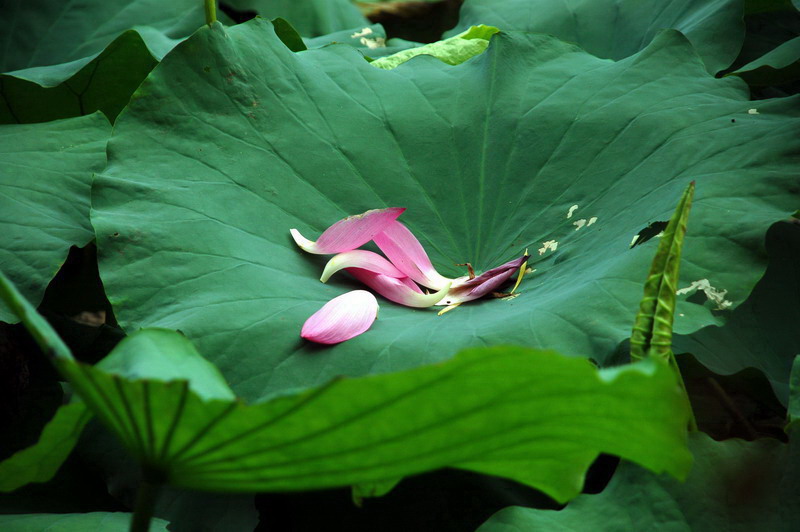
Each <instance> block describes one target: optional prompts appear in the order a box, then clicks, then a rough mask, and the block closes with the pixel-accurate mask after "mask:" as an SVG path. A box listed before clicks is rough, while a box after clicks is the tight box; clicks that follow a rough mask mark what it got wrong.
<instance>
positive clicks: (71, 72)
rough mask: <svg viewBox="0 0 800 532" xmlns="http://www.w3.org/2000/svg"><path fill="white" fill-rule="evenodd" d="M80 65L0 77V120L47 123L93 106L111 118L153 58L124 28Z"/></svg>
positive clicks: (136, 35) (89, 110) (92, 109)
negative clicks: (118, 34) (121, 32)
mask: <svg viewBox="0 0 800 532" xmlns="http://www.w3.org/2000/svg"><path fill="white" fill-rule="evenodd" d="M83 63H84V61H80V60H79V61H77V62H73V63H67V64H64V65H58V66H55V67H37V68H30V69H27V70H19V71H17V72H14V73H13V74H11V75H9V74H3V75H0V123H14V122H22V123H29V122H47V121H50V120H56V119H59V118H69V117H73V116H81V115H87V114H92V113H94V112H95V111H98V110H99V111H103V113H105V115H106V116H107V117H108V119H109V120H111V121H112V122H113V121H114V119H115V118H116V117H117V115H118V114H119V112H120V111H121V110H122V108H123V107H124V106H125V105H126V104H127V103H128V100H129V99H130V97H131V94H133V91H134V90H135V89H136V87H138V86H139V85H140V84H141V82H142V80H144V78H145V77H146V76H147V74H148V73H149V72H150V71H151V70H152V69H153V67H155V65H156V59H155V58H154V57H153V56H152V55H151V53H150V51H149V50H148V49H147V46H146V45H145V43H144V41H143V40H142V37H141V35H140V34H139V33H138V32H136V31H126V32H125V33H123V34H122V35H120V36H119V37H117V38H116V39H115V40H114V41H113V42H112V43H111V44H109V45H108V46H107V47H106V48H105V49H104V50H103V51H102V52H101V53H100V54H99V55H98V56H96V57H95V58H94V59H92V60H91V61H89V62H88V63H86V64H85V65H83ZM81 65H83V66H82V67H81ZM78 67H80V68H79V69H77V70H76V68H78Z"/></svg>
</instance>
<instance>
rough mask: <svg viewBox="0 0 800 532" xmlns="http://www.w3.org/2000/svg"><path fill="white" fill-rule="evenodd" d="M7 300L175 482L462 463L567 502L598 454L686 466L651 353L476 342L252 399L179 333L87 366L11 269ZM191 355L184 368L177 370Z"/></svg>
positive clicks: (288, 482)
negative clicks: (595, 354) (454, 352)
mask: <svg viewBox="0 0 800 532" xmlns="http://www.w3.org/2000/svg"><path fill="white" fill-rule="evenodd" d="M0 297H2V298H3V299H4V300H5V301H6V303H7V304H8V305H9V306H10V307H12V308H14V310H15V312H16V313H17V314H18V316H19V317H20V319H22V320H23V322H24V324H25V326H26V327H27V328H28V330H29V331H30V332H31V334H32V335H33V336H34V338H36V339H37V341H38V343H39V345H40V347H41V348H42V350H43V351H44V352H47V353H50V354H52V355H53V357H54V361H55V363H56V366H57V367H58V368H59V370H60V371H61V373H62V374H63V375H64V376H65V377H66V378H67V379H68V380H69V382H70V384H72V386H73V388H74V389H75V391H76V393H77V394H78V395H79V396H80V397H81V398H82V399H83V400H84V401H85V403H86V406H87V407H88V409H89V410H90V411H91V412H92V413H94V414H95V415H97V417H98V418H99V419H101V420H102V421H103V422H104V423H105V424H106V426H107V427H109V428H111V430H112V431H113V432H114V433H115V434H116V435H117V436H118V437H119V438H120V439H121V440H122V441H123V443H124V444H125V446H126V447H127V448H128V450H129V451H131V453H132V454H133V455H134V456H135V457H136V458H137V460H138V461H139V462H140V463H141V464H143V466H145V467H146V468H148V469H149V470H150V471H153V472H155V473H156V474H158V475H159V477H160V478H162V479H163V481H164V482H165V483H168V484H171V485H173V486H178V487H184V488H191V489H200V490H208V491H227V492H245V493H247V492H255V491H285V490H308V489H319V488H325V487H333V486H346V485H351V484H365V483H366V484H372V485H382V484H385V483H386V482H387V481H393V480H395V479H397V478H400V477H403V476H406V475H411V474H415V473H421V472H424V471H428V470H432V469H438V468H441V467H445V466H455V467H460V468H463V469H468V470H473V471H477V472H482V473H487V474H492V475H498V476H504V477H507V478H511V479H514V480H518V481H520V482H523V483H526V484H529V485H531V486H533V487H536V488H538V489H540V490H541V491H543V492H545V493H547V494H548V495H550V496H551V497H553V498H554V499H555V500H557V501H560V502H564V501H566V500H568V499H570V498H572V497H574V496H576V495H577V494H578V493H580V490H581V486H582V484H583V479H584V476H585V474H586V469H587V468H588V467H589V465H591V463H592V462H593V461H594V460H595V459H596V458H597V456H598V455H599V454H600V453H601V452H606V453H610V454H616V455H619V456H621V457H624V458H627V459H630V460H633V461H635V462H637V463H639V464H641V465H643V466H645V467H647V468H648V469H650V470H652V471H655V472H668V473H669V474H671V475H673V476H674V477H676V478H684V477H685V476H686V474H687V473H688V470H689V468H690V466H691V455H690V454H689V452H688V450H687V449H686V446H685V445H686V425H687V421H688V417H689V406H688V404H687V402H686V398H685V396H684V394H683V392H682V391H681V390H680V388H679V387H678V386H676V382H675V375H674V373H673V372H672V370H671V368H669V367H667V366H666V365H664V364H661V363H659V362H657V361H655V360H646V361H643V362H640V363H637V364H634V365H628V366H625V367H618V368H610V369H605V370H598V369H597V368H595V367H594V366H593V365H592V364H591V363H589V362H588V361H586V360H583V359H576V358H568V357H565V356H563V355H560V354H558V353H555V352H552V351H540V350H531V349H525V348H521V347H495V348H478V349H473V350H468V351H465V352H462V353H460V354H459V355H458V356H457V357H455V358H453V359H452V360H449V361H447V362H445V363H442V364H434V365H430V366H427V367H421V368H416V369H413V370H407V371H404V372H397V373H392V374H388V375H379V376H371V377H363V378H360V379H336V380H334V381H332V382H330V383H328V384H326V385H324V386H321V387H319V388H316V389H312V390H307V391H305V392H296V393H292V394H286V395H283V396H280V397H275V398H273V399H271V400H269V401H267V402H263V403H260V404H255V405H245V404H244V403H242V402H241V401H239V400H237V399H235V398H229V397H228V392H227V391H226V390H223V392H222V393H220V382H219V378H218V374H217V373H216V371H215V370H214V369H213V366H210V365H209V364H208V363H207V362H206V361H204V360H203V359H202V358H200V357H199V356H198V355H197V353H196V352H193V351H191V350H190V349H188V348H187V347H186V346H187V345H188V343H187V342H186V340H185V338H184V337H183V336H181V335H180V334H178V333H175V332H172V333H170V332H169V331H158V330H143V331H140V332H138V333H136V334H134V335H131V336H130V337H129V338H128V339H127V340H126V343H127V346H123V344H120V346H119V347H118V348H116V349H115V350H114V352H112V353H111V354H110V355H109V357H108V358H107V359H105V360H103V361H102V362H101V363H100V364H98V365H97V366H89V365H85V364H82V363H79V362H76V361H75V360H74V359H73V358H72V356H71V354H70V353H69V350H68V349H67V348H66V347H65V346H64V344H63V343H62V342H61V340H60V339H59V337H58V335H57V334H56V333H55V331H54V330H53V329H52V328H51V327H50V326H49V325H48V324H47V322H45V321H44V320H43V319H42V318H41V316H40V315H39V314H38V313H37V312H36V311H35V310H34V309H33V307H32V306H31V305H30V303H28V302H27V301H26V300H25V299H24V298H23V297H22V296H21V295H20V294H19V292H18V291H17V290H16V289H15V287H14V286H13V285H12V284H11V283H9V282H8V280H7V279H6V278H5V277H4V276H3V275H2V274H0ZM113 359H116V360H114V361H113V362H111V363H107V361H108V360H113ZM161 359H167V360H165V361H162V360H161ZM148 360H149V362H150V364H147V363H146V361H148ZM181 361H183V362H185V364H179V362H181ZM124 362H129V363H124ZM180 365H183V366H185V367H186V368H187V369H188V370H189V371H188V374H187V376H188V378H189V380H188V381H187V380H178V379H175V378H174V377H175V376H176V373H175V370H176V369H177V368H178V367H179V366H180ZM159 368H161V369H160V370H159ZM151 375H152V376H151ZM140 376H142V377H145V378H139V377H140ZM209 377H210V378H209ZM217 397H221V398H220V399H217ZM56 436H59V435H58V434H56ZM45 437H53V434H52V433H46V434H44V435H43V438H45ZM37 446H38V447H43V446H45V444H43V443H42V441H40V442H39V444H38V445H37Z"/></svg>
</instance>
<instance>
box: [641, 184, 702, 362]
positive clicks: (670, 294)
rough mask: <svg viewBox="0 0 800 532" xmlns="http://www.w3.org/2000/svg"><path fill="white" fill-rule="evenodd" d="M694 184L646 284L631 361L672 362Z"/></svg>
mask: <svg viewBox="0 0 800 532" xmlns="http://www.w3.org/2000/svg"><path fill="white" fill-rule="evenodd" d="M694 186H695V185H694V181H692V182H691V183H689V186H688V187H687V188H686V190H685V191H684V193H683V195H682V196H681V199H680V201H679V202H678V206H677V207H676V208H675V212H674V213H673V214H672V218H670V220H669V223H668V224H667V228H666V229H664V234H663V235H662V237H661V238H660V240H659V243H658V249H657V250H656V256H655V257H653V264H652V265H651V266H650V273H649V274H648V276H647V281H646V282H645V284H644V296H643V297H642V302H641V303H640V304H639V313H638V314H637V315H636V322H635V323H634V325H633V333H632V334H631V358H632V359H633V360H641V359H643V358H645V357H647V356H653V357H656V358H659V359H661V360H664V361H667V360H670V359H671V358H672V324H673V322H674V320H675V300H676V296H675V295H676V292H677V291H678V286H677V284H678V279H679V275H678V274H679V272H680V268H681V250H682V249H683V240H684V237H685V236H686V225H687V223H688V221H689V211H690V210H691V208H692V197H693V196H694Z"/></svg>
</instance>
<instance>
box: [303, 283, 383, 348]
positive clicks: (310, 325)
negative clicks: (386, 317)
mask: <svg viewBox="0 0 800 532" xmlns="http://www.w3.org/2000/svg"><path fill="white" fill-rule="evenodd" d="M377 316H378V300H377V299H375V296H373V295H372V294H371V293H369V292H367V291H366V290H353V291H352V292H347V293H346V294H342V295H340V296H339V297H335V298H333V299H331V300H330V301H328V302H327V303H325V305H324V306H323V307H322V308H321V309H319V310H318V311H316V312H315V313H314V314H313V315H312V316H311V317H310V318H308V319H307V320H306V322H305V323H304V324H303V329H302V330H301V331H300V336H301V337H302V338H305V339H306V340H311V341H312V342H317V343H318V344H338V343H339V342H344V341H345V340H349V339H350V338H353V337H354V336H358V335H359V334H361V333H363V332H365V331H366V330H367V329H369V328H370V327H371V326H372V322H374V321H375V318H377Z"/></svg>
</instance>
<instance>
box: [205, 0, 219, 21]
mask: <svg viewBox="0 0 800 532" xmlns="http://www.w3.org/2000/svg"><path fill="white" fill-rule="evenodd" d="M204 1H205V7H206V24H208V25H209V26H211V25H212V24H213V23H215V22H216V21H217V2H216V0H204Z"/></svg>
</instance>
